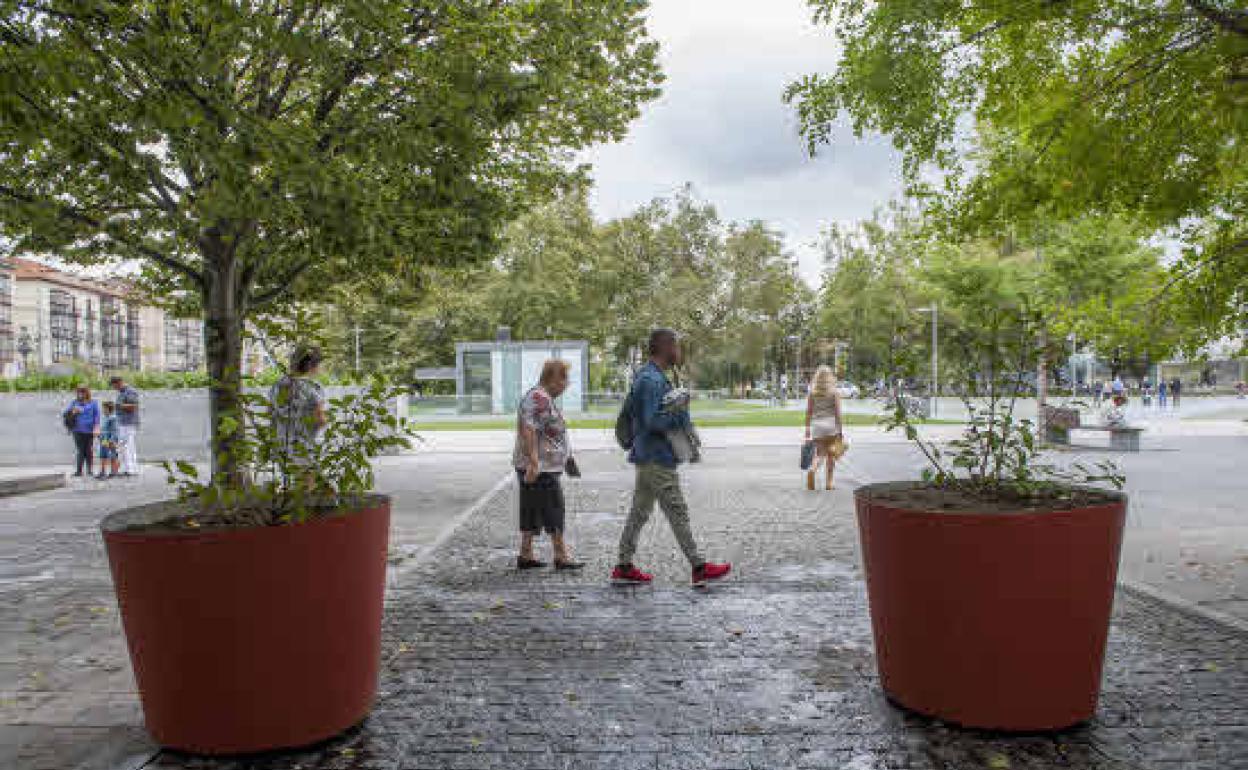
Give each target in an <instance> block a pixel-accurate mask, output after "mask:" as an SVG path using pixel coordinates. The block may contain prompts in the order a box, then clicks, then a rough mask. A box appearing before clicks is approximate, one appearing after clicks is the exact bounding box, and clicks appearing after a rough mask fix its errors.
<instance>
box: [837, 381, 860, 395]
mask: <svg viewBox="0 0 1248 770" xmlns="http://www.w3.org/2000/svg"><path fill="white" fill-rule="evenodd" d="M836 392H837V393H839V394H840V396H841V398H858V397H859V396H861V395H862V391H861V390H859V389H858V386H857V385H855V384H854V383H852V382H846V381H843V380H842V381H841V382H838V383H836Z"/></svg>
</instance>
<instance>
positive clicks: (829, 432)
mask: <svg viewBox="0 0 1248 770" xmlns="http://www.w3.org/2000/svg"><path fill="white" fill-rule="evenodd" d="M806 438H807V439H808V440H813V441H814V442H815V462H814V464H813V465H811V466H810V470H809V471H808V472H807V473H806V488H807V489H814V488H815V474H816V473H817V472H818V471H819V466H820V465H822V466H823V467H824V468H826V469H827V471H826V473H827V479H826V481H825V483H824V489H831V488H832V474H833V472H834V471H835V470H836V461H837V460H839V459H841V455H843V454H845V438H844V435H843V433H842V432H841V396H840V394H839V393H837V391H836V375H834V374H833V373H832V369H831V368H830V367H827V366H821V367H819V368H818V369H816V370H815V377H814V380H813V381H812V382H811V384H810V395H808V396H807V397H806Z"/></svg>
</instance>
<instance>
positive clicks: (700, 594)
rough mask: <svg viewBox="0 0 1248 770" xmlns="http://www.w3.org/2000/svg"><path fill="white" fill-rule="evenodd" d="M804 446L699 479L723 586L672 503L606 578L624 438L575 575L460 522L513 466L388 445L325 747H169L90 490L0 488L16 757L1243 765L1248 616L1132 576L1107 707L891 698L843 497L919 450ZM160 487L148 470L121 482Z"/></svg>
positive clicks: (5, 743)
mask: <svg viewBox="0 0 1248 770" xmlns="http://www.w3.org/2000/svg"><path fill="white" fill-rule="evenodd" d="M717 443H720V442H717ZM724 443H729V444H730V443H731V442H724ZM790 449H791V447H783V448H780V447H776V448H772V449H767V448H759V447H748V448H746V447H738V448H729V447H727V446H721V447H720V448H717V449H716V450H715V451H713V452H711V453H710V454H709V456H708V460H707V462H706V463H705V464H704V465H702V466H700V467H698V468H695V469H693V470H691V471H690V472H688V473H687V474H686V488H687V492H688V495H689V499H690V503H691V508H692V510H693V518H694V526H695V532H696V533H697V534H698V536H699V539H700V541H701V543H702V545H703V548H704V550H705V551H706V553H707V555H708V556H709V557H711V558H716V559H730V560H732V561H733V562H734V563H735V565H736V571H735V574H734V576H733V578H732V580H730V581H729V582H726V583H724V584H721V585H717V586H715V587H714V588H712V589H711V590H709V591H696V590H693V589H691V588H689V586H688V569H687V566H686V565H685V564H684V563H683V561H682V559H681V557H680V555H679V550H678V549H677V547H676V544H675V542H674V540H673V539H672V537H671V535H670V532H669V530H668V528H667V525H666V522H665V521H664V519H663V517H662V514H661V513H659V512H657V511H656V513H655V515H654V518H653V519H652V521H651V523H650V525H649V527H648V528H647V529H646V531H645V533H644V535H643V539H642V543H641V547H640V549H639V555H638V561H639V562H640V563H641V564H642V565H643V566H645V567H647V568H649V569H652V570H653V571H654V572H655V573H656V576H657V579H656V585H655V586H653V587H650V588H644V589H631V588H625V589H620V588H612V587H609V586H607V585H605V574H606V570H607V569H608V568H609V565H610V563H611V562H612V561H613V552H614V547H615V542H616V538H617V537H618V534H619V530H620V528H621V526H622V524H623V517H624V512H625V511H626V508H627V504H628V498H629V488H630V483H631V478H632V477H631V472H630V470H629V469H628V468H627V466H626V465H625V464H624V463H623V462H621V460H620V458H619V457H618V453H614V452H609V453H598V452H592V453H591V452H587V453H585V454H584V455H583V456H582V463H581V464H582V466H583V467H584V469H585V471H586V476H585V478H584V479H583V480H581V481H572V482H570V483H569V484H568V486H567V496H568V501H569V536H570V539H571V540H572V541H573V542H574V543H575V544H576V547H577V550H578V552H579V556H580V557H581V558H583V559H584V560H586V561H587V562H588V563H589V565H590V566H589V568H588V569H587V570H586V571H585V572H584V573H582V574H579V575H575V574H563V573H560V574H555V573H552V572H550V571H545V570H543V571H535V572H528V573H523V574H520V573H517V572H515V571H514V569H513V568H512V564H513V559H514V547H515V545H516V540H517V538H516V536H515V534H514V532H513V529H514V518H515V500H514V490H513V489H512V488H511V486H509V485H506V486H502V487H498V488H496V489H495V491H494V492H493V493H492V494H489V495H488V496H487V497H486V498H485V499H484V501H483V503H482V504H481V505H479V506H477V507H475V508H474V509H473V511H472V513H471V514H470V515H468V516H467V517H465V518H463V519H460V520H456V521H454V522H452V523H453V529H450V530H447V531H443V527H445V526H446V525H447V523H448V522H451V519H452V516H451V515H450V513H448V512H453V511H455V510H459V509H462V508H463V507H464V506H465V505H467V504H468V503H470V502H471V501H472V500H473V499H475V498H476V497H477V496H478V495H480V494H481V493H482V492H484V491H485V490H488V489H490V488H491V486H492V485H493V483H494V481H495V480H496V479H497V478H498V475H499V474H498V473H497V466H498V464H499V463H500V462H505V460H502V459H500V458H499V457H497V456H491V457H485V456H479V455H476V454H475V453H466V454H462V455H457V456H456V455H448V457H449V459H443V460H438V461H436V462H434V461H432V460H425V461H421V462H429V463H432V464H430V465H428V466H426V467H425V468H424V470H425V473H423V474H422V473H421V472H420V469H419V468H418V467H416V466H409V465H408V464H407V462H408V461H406V460H404V459H402V458H395V459H393V460H388V461H386V462H387V463H389V467H388V468H386V469H383V473H382V476H381V478H382V481H383V486H384V487H386V488H389V489H391V490H393V491H396V492H398V493H399V495H400V496H401V498H402V499H404V500H410V502H409V503H408V505H410V506H411V507H412V509H413V513H412V515H410V516H408V517H401V516H396V522H395V523H396V534H395V542H396V548H395V553H394V558H393V561H394V566H393V569H392V574H391V590H390V593H389V595H388V600H387V601H388V604H387V617H386V629H385V632H386V633H385V636H386V638H385V643H384V644H385V648H384V653H385V659H386V665H385V667H384V670H383V674H382V679H381V683H380V692H379V697H378V702H377V706H376V708H375V710H374V712H373V714H372V716H371V717H370V718H369V719H368V720H366V722H365V723H364V724H363V725H361V726H360V727H359V728H357V729H355V730H353V731H351V732H350V733H349V734H347V735H345V736H343V737H341V738H339V739H336V740H334V741H331V742H329V743H327V744H324V745H321V746H318V747H315V748H313V749H309V750H305V751H300V752H294V753H286V754H282V755H274V756H267V757H252V758H242V759H229V760H207V759H199V758H193V757H186V756H182V755H178V754H175V753H171V752H159V751H157V750H156V749H155V748H154V747H153V746H152V745H151V744H150V742H149V741H148V739H147V738H146V736H145V735H144V733H143V732H142V730H141V727H140V726H141V722H142V720H141V712H140V710H139V707H138V703H137V698H136V697H135V695H134V693H133V684H132V681H131V675H130V671H129V666H128V663H127V662H126V657H125V648H124V641H123V640H122V637H121V633H120V628H119V626H118V623H117V619H116V609H115V605H114V603H113V601H112V595H111V588H110V586H109V584H108V580H107V570H106V567H105V566H104V563H103V560H102V559H103V557H102V551H101V550H100V548H99V545H98V541H97V539H96V538H95V537H94V530H93V525H94V519H95V516H94V515H93V513H92V510H91V506H90V505H89V503H88V502H86V501H87V500H89V499H90V498H84V496H83V494H82V493H81V492H79V493H78V495H79V496H78V497H77V498H70V497H69V496H70V495H72V494H74V490H73V489H70V490H61V491H57V492H51V493H40V494H39V495H35V496H31V497H29V498H25V500H26V501H27V504H29V503H30V501H35V503H36V504H37V505H36V506H35V508H34V509H33V510H31V509H27V510H26V511H25V512H24V513H23V512H22V511H19V510H18V509H17V508H16V507H15V505H14V506H8V507H5V505H0V527H3V534H4V536H5V541H4V543H5V549H6V550H5V553H4V555H5V557H6V561H7V560H8V557H9V556H10V553H11V554H12V555H15V556H18V557H22V558H23V559H25V561H24V562H23V563H27V564H29V565H30V566H31V568H32V570H31V574H30V575H27V576H26V577H25V578H23V580H24V581H25V582H22V581H16V582H15V581H9V582H6V583H4V584H3V588H4V590H3V595H4V598H5V603H4V605H3V608H0V630H2V631H3V634H2V635H0V639H2V641H0V650H2V651H3V655H2V657H0V672H3V674H4V677H5V678H4V680H3V685H2V686H0V698H2V699H3V700H2V701H0V704H2V708H0V714H2V715H3V717H4V721H3V726H0V767H4V768H13V769H14V770H44V769H45V768H47V770H53V769H55V770H70V769H77V770H121V769H122V768H125V770H137V768H162V769H163V770H192V769H195V770H269V769H272V770H277V769H278V768H281V769H282V770H295V769H296V768H298V769H299V770H351V769H354V770H420V769H422V768H446V769H448V770H451V769H457V768H458V769H464V770H471V769H473V768H522V769H523V768H655V769H657V768H768V769H770V768H777V769H778V768H836V769H837V770H882V769H883V768H948V769H951V770H954V769H956V770H963V769H966V770H971V769H976V768H988V769H990V770H994V769H995V770H1000V769H1001V768H1016V769H1017V768H1037V769H1038V768H1092V769H1094V770H1096V769H1102V768H1103V769H1109V768H1114V769H1116V770H1127V769H1128V768H1184V769H1185V770H1186V769H1187V768H1191V769H1192V770H1203V769H1204V768H1208V769H1209V770H1213V769H1214V768H1217V769H1218V770H1223V769H1225V768H1229V769H1230V770H1238V769H1241V768H1248V673H1246V671H1248V668H1246V665H1245V664H1248V635H1245V634H1244V633H1242V632H1240V631H1236V630H1235V629H1233V628H1231V627H1229V626H1225V625H1220V624H1218V623H1214V622H1210V621H1208V620H1203V619H1200V618H1198V617H1194V616H1191V615H1189V614H1185V613H1180V612H1176V611H1175V610H1173V609H1172V608H1171V607H1170V606H1168V605H1166V604H1163V603H1158V602H1156V601H1153V600H1151V599H1148V598H1147V597H1142V596H1140V595H1137V594H1134V593H1128V592H1120V593H1119V595H1118V597H1117V601H1116V606H1115V615H1114V621H1113V626H1112V628H1111V633H1110V639H1109V649H1108V652H1107V660H1106V675H1105V685H1104V692H1103V696H1102V700H1101V705H1100V710H1099V712H1098V715H1097V718H1096V719H1095V720H1094V721H1093V722H1092V723H1091V724H1089V725H1085V726H1082V727H1079V728H1076V729H1073V730H1068V731H1065V732H1062V733H1059V734H1055V735H1032V736H1014V737H1009V736H1001V735H992V734H984V733H978V732H968V731H963V730H958V729H954V728H950V727H947V726H944V725H941V724H939V723H935V722H932V721H930V720H926V719H922V718H919V717H915V716H912V715H909V714H907V713H905V712H903V711H901V710H899V709H897V708H895V707H893V706H891V705H890V704H889V703H888V702H887V701H886V700H885V699H884V698H883V697H882V695H881V694H880V691H879V688H878V682H877V680H876V676H875V669H874V658H873V652H872V645H871V637H870V624H869V619H868V615H867V610H866V600H865V595H864V591H863V587H862V582H861V576H860V571H859V566H858V557H857V551H856V533H855V530H854V524H853V520H852V507H851V501H850V492H849V491H848V490H849V489H850V488H852V486H853V485H854V484H855V483H857V482H859V481H862V480H864V479H865V478H867V477H869V476H870V475H871V474H874V473H876V472H877V470H876V468H877V465H875V463H885V462H889V461H891V462H894V463H895V462H897V457H896V452H897V451H898V450H897V449H896V448H895V447H893V448H890V447H888V446H886V445H871V444H870V442H861V443H857V444H855V448H854V449H851V452H853V453H856V454H851V459H852V460H853V462H849V463H847V468H846V473H845V474H844V475H843V477H842V485H843V486H844V489H841V490H837V491H834V492H830V493H823V492H819V493H811V492H806V491H805V490H802V489H800V488H799V481H800V476H799V475H798V474H797V473H795V472H794V470H793V469H792V467H791V466H792V465H793V462H794V455H795V453H794V452H793V451H790ZM889 455H891V458H890V457H889ZM902 465H905V463H902ZM880 467H882V466H880ZM894 467H895V466H894ZM438 490H441V492H440V493H439V492H438ZM162 493H163V490H162V489H161V488H160V486H159V484H154V483H152V480H150V479H145V480H144V481H143V482H141V483H139V484H137V485H135V486H134V487H133V488H131V489H130V490H124V491H122V490H119V491H118V492H117V494H123V495H125V496H126V497H127V498H128V499H130V500H131V501H133V502H137V501H138V500H139V499H140V498H143V497H145V496H146V497H148V498H151V497H154V496H158V495H160V494H162ZM6 505H7V504H6ZM399 507H402V505H400V506H399ZM416 509H419V510H420V511H423V513H422V514H420V515H417V513H416V512H415V511H416ZM31 513H35V514H37V515H39V516H41V517H42V519H41V520H40V521H41V523H40V524H39V526H38V527H36V528H35V529H36V530H37V533H38V535H37V538H36V539H35V541H34V542H35V544H37V548H36V547H35V545H32V544H31V542H30V540H29V537H30V536H29V530H30V529H31V524H30V514H31ZM438 532H442V535H441V536H438V535H437V534H436V533H438ZM23 533H26V534H23ZM22 543H26V544H27V546H22ZM32 549H33V550H32ZM37 553H42V554H43V556H42V559H36V558H34V556H35V555H36V554H37ZM53 554H55V556H53ZM416 557H419V558H416Z"/></svg>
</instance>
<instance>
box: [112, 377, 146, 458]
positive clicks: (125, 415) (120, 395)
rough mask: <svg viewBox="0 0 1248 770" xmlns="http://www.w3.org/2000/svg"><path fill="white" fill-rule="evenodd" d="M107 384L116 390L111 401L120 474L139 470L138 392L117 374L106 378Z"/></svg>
mask: <svg viewBox="0 0 1248 770" xmlns="http://www.w3.org/2000/svg"><path fill="white" fill-rule="evenodd" d="M108 385H109V387H111V388H112V389H113V390H115V391H117V399H116V400H115V401H114V402H113V404H114V408H115V410H116V413H117V445H118V446H117V452H118V455H119V459H120V461H121V462H120V465H121V474H120V475H122V476H133V475H135V474H136V473H138V472H139V443H138V437H139V422H140V419H139V392H138V391H137V390H135V389H134V388H132V387H130V386H129V385H127V384H126V381H125V380H124V379H123V378H121V377H120V376H118V375H113V376H112V377H109V378H108Z"/></svg>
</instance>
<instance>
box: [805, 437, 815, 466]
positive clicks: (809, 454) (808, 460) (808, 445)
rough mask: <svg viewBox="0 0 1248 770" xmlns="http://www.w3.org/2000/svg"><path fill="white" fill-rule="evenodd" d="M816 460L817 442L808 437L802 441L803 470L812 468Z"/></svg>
mask: <svg viewBox="0 0 1248 770" xmlns="http://www.w3.org/2000/svg"><path fill="white" fill-rule="evenodd" d="M814 461H815V442H813V441H811V440H810V439H806V440H805V441H803V442H802V470H804V471H808V470H810V466H811V464H812V463H813V462H814Z"/></svg>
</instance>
